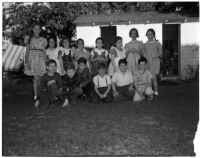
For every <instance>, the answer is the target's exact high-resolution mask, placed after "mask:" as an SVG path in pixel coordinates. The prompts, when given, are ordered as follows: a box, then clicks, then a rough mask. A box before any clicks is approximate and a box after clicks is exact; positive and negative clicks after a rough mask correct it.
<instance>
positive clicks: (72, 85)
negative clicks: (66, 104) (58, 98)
mask: <svg viewBox="0 0 200 158" xmlns="http://www.w3.org/2000/svg"><path fill="white" fill-rule="evenodd" d="M62 79H63V80H62V81H63V92H64V94H65V95H66V96H67V98H68V99H69V101H70V102H72V103H75V102H76V100H77V99H78V96H80V95H81V94H82V89H81V88H80V81H79V77H78V74H77V73H76V71H75V65H74V64H72V63H71V64H69V65H68V66H67V67H66V74H65V75H64V76H63V78H62Z"/></svg>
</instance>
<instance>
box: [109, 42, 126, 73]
mask: <svg viewBox="0 0 200 158" xmlns="http://www.w3.org/2000/svg"><path fill="white" fill-rule="evenodd" d="M112 49H113V50H114V52H116V53H115V54H114V56H115V58H114V64H115V67H116V70H115V71H114V68H113V65H112V63H111V62H110V64H109V66H108V74H109V75H110V76H112V75H113V74H114V73H115V72H116V71H119V65H118V63H119V60H120V59H124V58H126V49H125V48H122V50H119V49H117V48H116V47H113V46H112V47H111V48H110V50H112ZM112 54H113V53H110V54H109V58H110V59H111V55H112Z"/></svg>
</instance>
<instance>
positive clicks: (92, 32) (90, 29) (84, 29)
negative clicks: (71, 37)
mask: <svg viewBox="0 0 200 158" xmlns="http://www.w3.org/2000/svg"><path fill="white" fill-rule="evenodd" d="M76 33H77V39H78V38H82V39H83V40H84V41H85V46H88V47H94V46H95V40H96V38H97V37H99V36H100V35H101V34H100V27H99V26H77V27H76Z"/></svg>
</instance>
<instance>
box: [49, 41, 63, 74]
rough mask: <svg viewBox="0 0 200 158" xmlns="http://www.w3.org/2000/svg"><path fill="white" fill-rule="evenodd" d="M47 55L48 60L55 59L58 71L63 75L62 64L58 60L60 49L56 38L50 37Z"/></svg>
mask: <svg viewBox="0 0 200 158" xmlns="http://www.w3.org/2000/svg"><path fill="white" fill-rule="evenodd" d="M46 53H47V58H48V59H53V60H55V61H56V63H57V70H56V71H57V72H58V73H59V74H60V75H61V64H60V61H59V58H58V48H57V42H56V38H55V37H49V39H48V45H47V50H46Z"/></svg>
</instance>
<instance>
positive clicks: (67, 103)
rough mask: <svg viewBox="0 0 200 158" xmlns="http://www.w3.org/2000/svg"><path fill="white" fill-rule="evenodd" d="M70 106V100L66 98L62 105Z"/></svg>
mask: <svg viewBox="0 0 200 158" xmlns="http://www.w3.org/2000/svg"><path fill="white" fill-rule="evenodd" d="M67 106H69V100H68V99H65V102H64V103H63V105H62V107H63V108H64V107H67Z"/></svg>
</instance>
